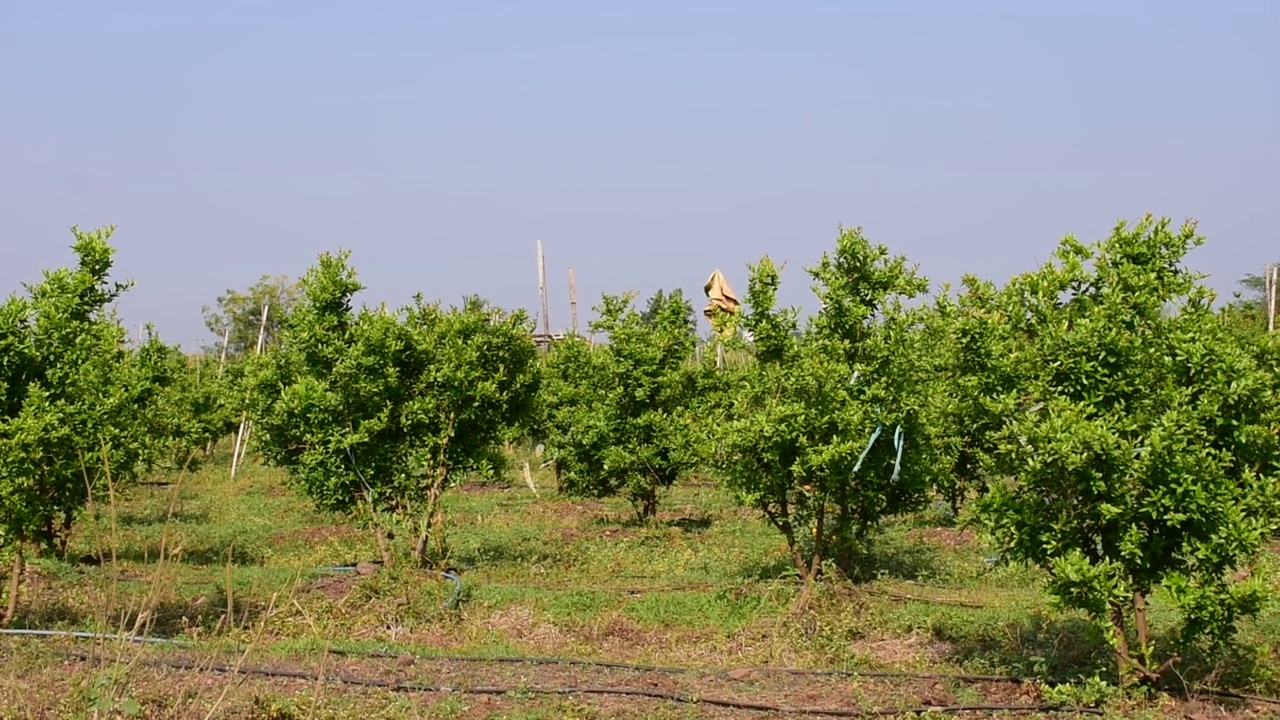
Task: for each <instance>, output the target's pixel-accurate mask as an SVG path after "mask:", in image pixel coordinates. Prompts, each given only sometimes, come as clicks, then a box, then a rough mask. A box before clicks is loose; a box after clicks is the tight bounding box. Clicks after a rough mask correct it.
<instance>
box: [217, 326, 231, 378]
mask: <svg viewBox="0 0 1280 720" xmlns="http://www.w3.org/2000/svg"><path fill="white" fill-rule="evenodd" d="M230 339H231V326H230V325H228V326H227V327H225V328H223V330H222V357H220V358H218V377H222V368H223V367H225V366H226V364H227V342H228V341H229V340H230Z"/></svg>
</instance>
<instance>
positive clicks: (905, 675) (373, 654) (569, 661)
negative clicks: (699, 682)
mask: <svg viewBox="0 0 1280 720" xmlns="http://www.w3.org/2000/svg"><path fill="white" fill-rule="evenodd" d="M0 635H10V636H25V637H70V638H76V639H82V640H83V639H93V640H122V641H127V642H134V643H153V644H158V645H170V646H173V647H181V648H188V649H195V646H194V645H193V644H191V643H184V642H182V641H180V640H168V639H165V638H151V637H133V636H122V635H111V634H107V633H92V632H77V631H63V630H24V629H0ZM323 652H325V653H327V654H329V655H337V656H339V657H367V658H398V657H401V656H403V655H406V654H411V653H395V652H391V651H390V650H350V649H343V648H326V649H324V650H323ZM67 655H68V656H69V657H73V658H76V659H79V660H88V659H89V656H88V655H84V654H82V653H68V654H67ZM413 657H414V659H415V660H426V661H437V662H471V663H520V664H527V665H567V666H579V667H598V668H609V669H615V670H630V671H634V672H654V673H668V674H685V673H688V674H695V673H701V674H706V675H727V674H728V673H731V672H734V671H735V670H745V671H748V672H758V673H765V674H787V675H799V676H806V675H807V676H811V677H863V678H880V679H890V678H891V679H902V680H951V681H955V682H974V683H981V682H992V683H997V682H998V683H1012V684H1022V683H1028V682H1034V680H1032V679H1029V678H1021V677H1016V676H1012V675H971V674H964V673H929V672H909V671H899V670H823V669H811V668H786V667H781V668H780V667H749V668H722V669H715V668H708V669H703V668H689V667H677V666H664V665H639V664H634V663H624V662H616V661H610V660H584V659H579V658H554V657H536V656H529V657H520V656H503V655H498V656H493V657H485V656H481V655H413ZM152 662H153V663H154V662H168V661H152ZM226 667H229V666H226ZM175 669H187V668H177V667H175ZM281 672H287V671H281ZM584 692H586V691H584ZM1192 693H1204V694H1206V695H1211V696H1214V697H1219V698H1224V699H1228V700H1247V701H1251V702H1257V703H1262V704H1265V705H1280V698H1274V697H1267V696H1265V695H1253V694H1249V693H1237V692H1231V691H1229V690H1218V689H1215V688H1207V687H1192V688H1188V689H1187V691H1186V692H1185V693H1184V694H1185V695H1187V696H1190V695H1191V694H1192ZM704 702H706V701H704ZM966 707H968V708H970V709H973V710H975V711H976V710H977V709H978V707H977V706H966ZM1071 710H1074V709H1073V708H1067V709H1065V710H1064V711H1071ZM1079 711H1083V710H1079ZM781 712H802V711H798V710H797V711H791V710H785V709H784V710H781ZM902 712H906V711H902ZM935 712H936V710H935ZM942 712H965V710H952V711H947V710H942Z"/></svg>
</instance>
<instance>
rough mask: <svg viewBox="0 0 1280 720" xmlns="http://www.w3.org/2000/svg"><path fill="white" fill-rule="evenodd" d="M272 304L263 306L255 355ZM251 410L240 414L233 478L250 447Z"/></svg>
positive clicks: (233, 451)
mask: <svg viewBox="0 0 1280 720" xmlns="http://www.w3.org/2000/svg"><path fill="white" fill-rule="evenodd" d="M270 307H271V306H270V305H269V304H268V305H263V306H262V322H261V323H259V325H258V346H257V348H256V349H255V351H254V354H255V355H261V354H262V340H263V338H264V337H265V335H266V332H267V310H268V308H270ZM249 429H250V423H249V412H248V411H247V410H246V411H245V412H244V413H243V414H242V415H241V416H240V429H239V430H238V431H237V432H236V444H235V447H233V448H232V449H231V479H232V480H234V479H235V477H236V470H237V469H239V467H240V463H241V462H242V461H243V460H244V453H245V452H247V451H248V447H249Z"/></svg>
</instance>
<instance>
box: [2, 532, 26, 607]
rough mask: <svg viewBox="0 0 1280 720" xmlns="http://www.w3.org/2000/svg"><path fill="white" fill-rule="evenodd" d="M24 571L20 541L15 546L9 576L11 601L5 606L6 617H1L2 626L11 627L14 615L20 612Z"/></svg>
mask: <svg viewBox="0 0 1280 720" xmlns="http://www.w3.org/2000/svg"><path fill="white" fill-rule="evenodd" d="M22 572H23V559H22V543H21V542H18V543H17V544H15V545H14V548H13V575H12V576H11V577H10V578H9V603H8V605H7V606H6V607H5V611H4V617H2V618H0V627H9V624H10V623H12V622H13V618H14V616H15V615H17V614H18V592H19V591H20V590H21V589H22Z"/></svg>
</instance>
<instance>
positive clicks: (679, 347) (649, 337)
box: [544, 291, 705, 521]
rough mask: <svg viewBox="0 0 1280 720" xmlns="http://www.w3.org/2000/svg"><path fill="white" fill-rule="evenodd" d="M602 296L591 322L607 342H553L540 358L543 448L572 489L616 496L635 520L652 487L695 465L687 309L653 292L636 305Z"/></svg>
mask: <svg viewBox="0 0 1280 720" xmlns="http://www.w3.org/2000/svg"><path fill="white" fill-rule="evenodd" d="M631 302H632V297H631V296H614V295H606V296H604V298H603V300H602V301H601V303H600V305H599V306H598V307H597V308H596V311H597V312H598V313H599V318H598V319H597V320H596V321H594V322H593V323H592V325H591V329H592V330H593V331H594V332H597V333H605V334H607V335H608V337H609V342H608V344H606V345H602V346H600V347H596V348H594V349H593V348H591V347H590V346H589V345H588V343H586V342H585V341H583V340H582V339H581V338H576V337H573V338H568V339H566V340H565V341H563V342H560V343H557V344H556V345H555V346H554V349H553V350H552V352H551V355H550V357H549V358H548V361H547V366H546V368H547V370H546V378H547V382H546V388H545V397H544V402H545V404H546V424H545V428H546V431H547V450H548V452H549V453H550V455H551V456H552V457H553V458H555V461H556V464H557V468H558V470H559V472H560V474H561V489H562V490H564V491H565V492H567V493H569V494H572V495H580V496H587V497H613V496H617V495H623V496H625V497H626V498H627V499H628V500H630V501H631V504H632V505H633V507H634V508H635V511H636V515H637V517H638V518H639V519H640V520H641V521H646V520H649V519H651V518H652V517H653V516H654V515H655V514H656V513H657V510H658V499H659V493H660V492H661V491H662V490H663V489H665V488H669V487H671V486H672V485H673V484H674V483H675V482H676V481H677V480H679V479H680V478H681V477H684V476H686V475H688V474H689V473H691V472H692V471H694V470H695V469H696V468H698V467H699V466H700V464H701V463H702V461H703V458H704V457H705V452H704V451H703V449H702V446H701V444H700V443H699V438H700V437H702V436H703V435H705V433H700V431H699V422H698V419H699V418H698V411H699V407H698V400H699V375H700V374H701V373H702V372H703V370H702V368H701V367H699V366H698V365H696V364H694V363H693V362H692V357H693V352H694V348H695V345H696V343H697V337H696V335H695V334H694V331H695V325H694V320H693V308H692V307H691V306H690V305H689V302H688V301H687V300H685V299H684V297H683V295H682V294H681V293H680V292H679V291H676V292H673V293H671V294H670V295H666V294H663V293H662V292H661V291H659V293H658V294H656V295H654V296H653V298H652V299H651V300H650V302H649V304H648V307H647V309H646V310H645V311H644V312H643V313H642V312H638V311H637V310H635V309H634V308H633V307H632V304H631Z"/></svg>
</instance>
